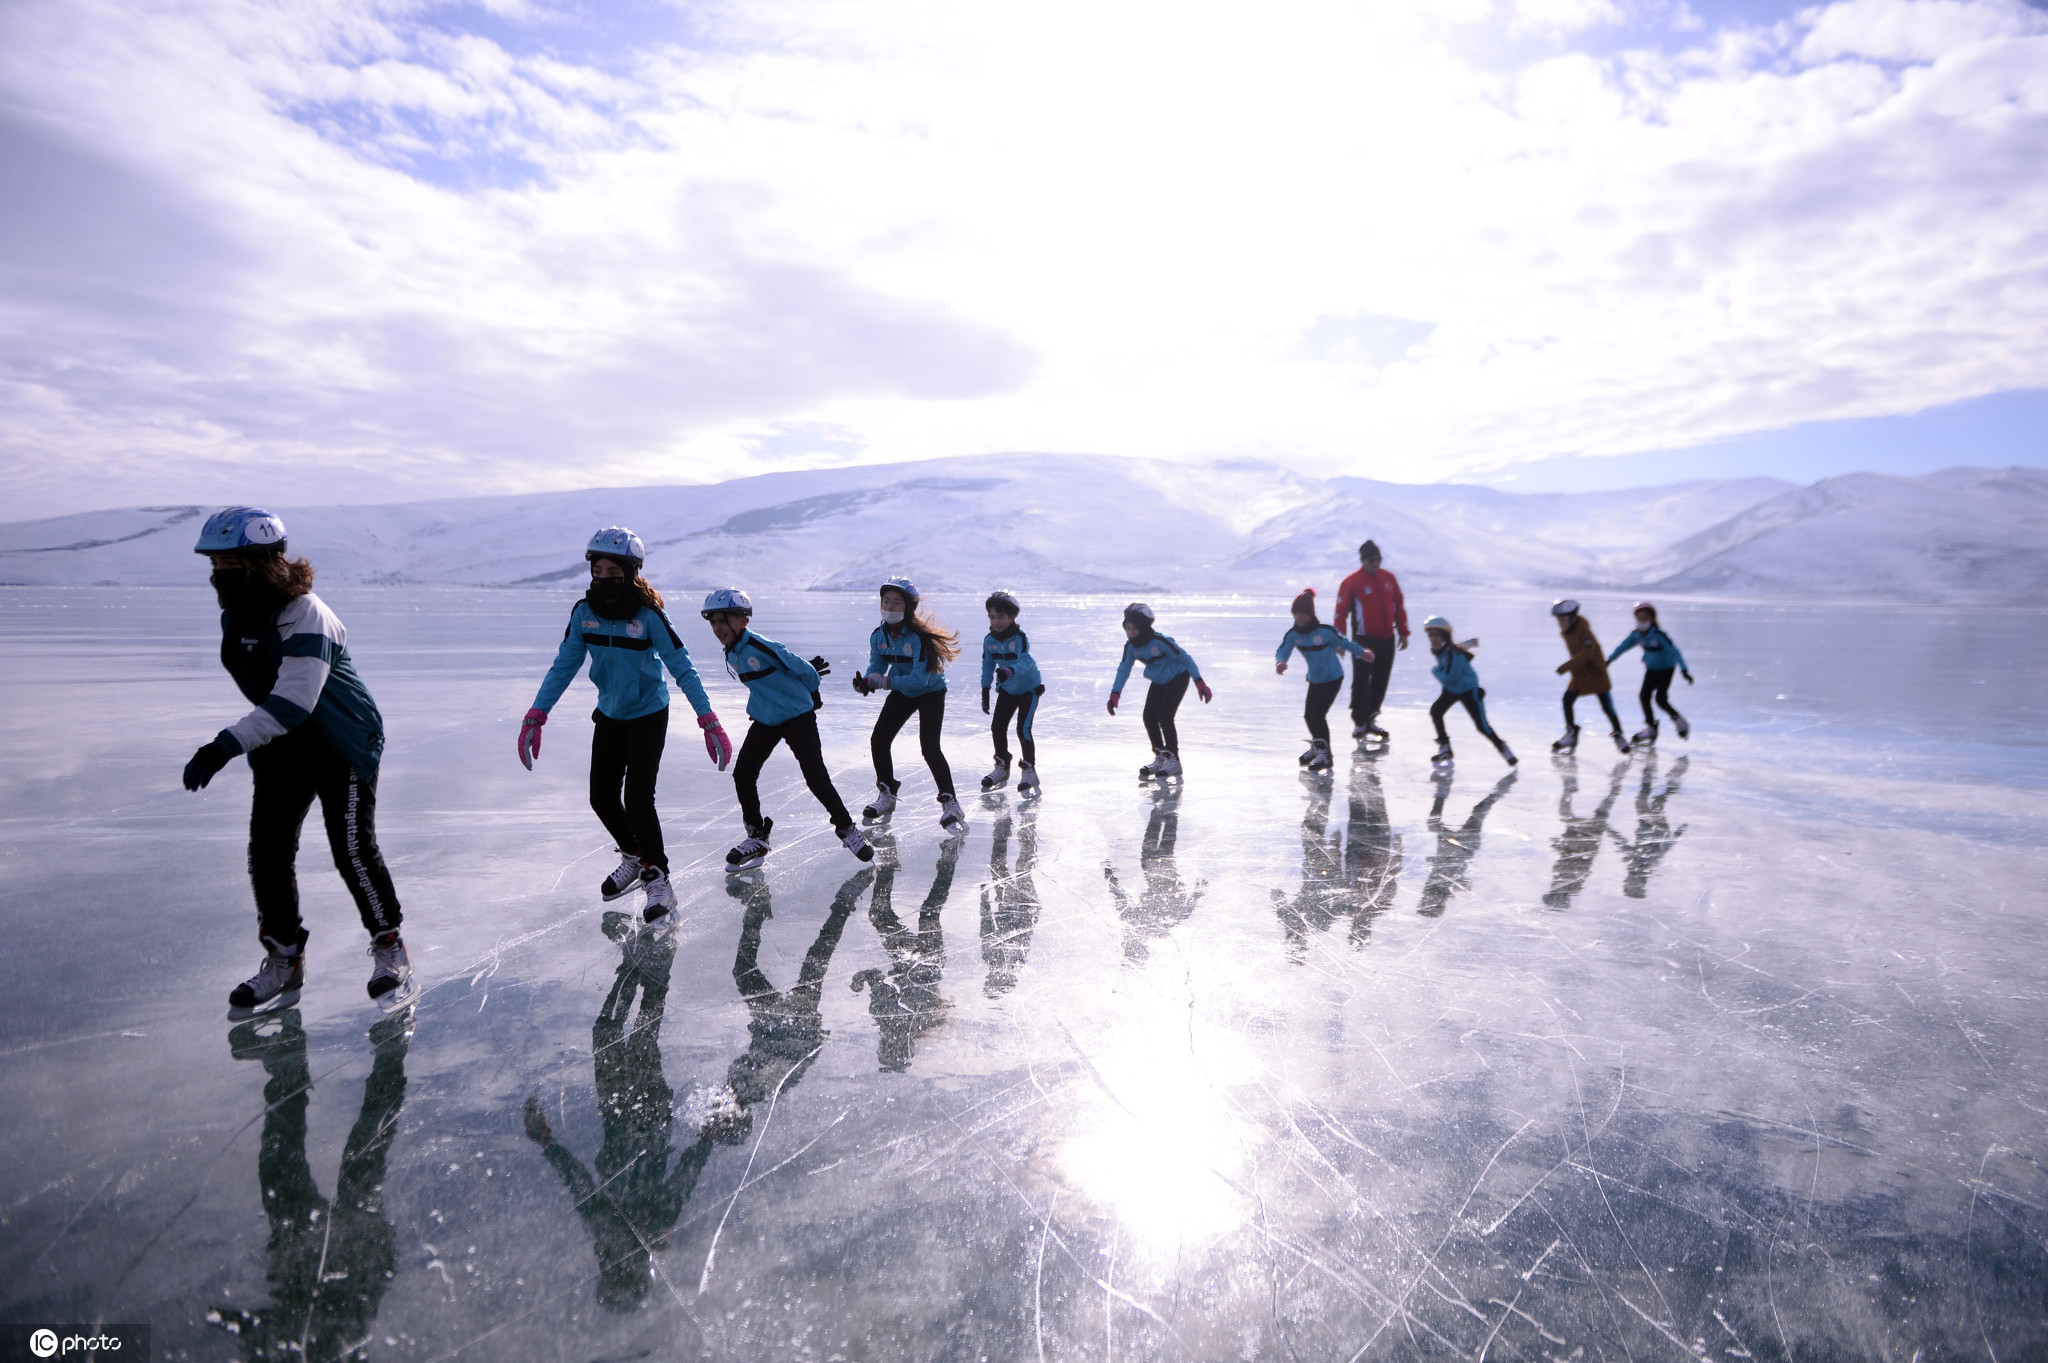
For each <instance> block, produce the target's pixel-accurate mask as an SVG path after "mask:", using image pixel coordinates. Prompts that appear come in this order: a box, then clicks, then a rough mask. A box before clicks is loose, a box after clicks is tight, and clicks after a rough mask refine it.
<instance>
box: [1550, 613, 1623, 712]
mask: <svg viewBox="0 0 2048 1363" xmlns="http://www.w3.org/2000/svg"><path fill="white" fill-rule="evenodd" d="M1564 646H1565V647H1566V648H1567V649H1569V650H1570V651H1571V657H1569V658H1567V659H1566V660H1565V661H1564V662H1562V663H1560V664H1559V665H1558V669H1557V670H1558V671H1559V672H1569V673H1571V681H1570V683H1569V684H1568V685H1567V686H1566V687H1565V690H1566V691H1568V692H1570V693H1571V694H1572V695H1574V696H1597V695H1599V694H1600V693H1601V692H1602V691H1612V690H1613V689H1614V683H1613V682H1612V681H1610V680H1608V677H1607V655H1606V654H1604V653H1602V652H1601V651H1600V641H1599V640H1598V639H1595V638H1594V637H1593V627H1592V626H1591V625H1589V624H1587V623H1586V617H1585V616H1583V615H1580V616H1575V617H1573V619H1572V627H1571V628H1570V629H1568V630H1565V631H1564Z"/></svg>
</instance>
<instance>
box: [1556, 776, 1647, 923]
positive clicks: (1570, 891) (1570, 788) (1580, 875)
mask: <svg viewBox="0 0 2048 1363" xmlns="http://www.w3.org/2000/svg"><path fill="white" fill-rule="evenodd" d="M1554 765H1555V766H1556V767H1557V769H1558V777H1559V790H1558V795H1557V817H1558V818H1560V819H1562V820H1564V831H1563V832H1561V833H1559V834H1558V835H1557V836H1556V837H1555V838H1553V839H1551V843H1550V845H1551V846H1552V847H1553V848H1555V849H1556V851H1557V864H1556V865H1555V866H1553V867H1552V868H1551V871H1550V888H1549V889H1548V890H1545V891H1544V892H1543V902H1544V904H1545V905H1546V906H1548V907H1550V908H1553V909H1568V908H1570V907H1571V906H1572V900H1574V899H1576V898H1577V897H1578V894H1579V891H1581V890H1583V889H1585V888H1586V882H1587V881H1588V880H1589V879H1591V878H1592V875H1593V859H1594V858H1595V857H1597V856H1598V855H1599V854H1600V843H1601V840H1602V839H1603V838H1605V837H1606V835H1607V819H1608V816H1609V815H1611V814H1612V813H1613V812H1614V802H1615V801H1616V800H1618V799H1620V798H1621V786H1622V782H1623V781H1625V780H1627V779H1628V767H1629V764H1628V763H1627V761H1621V762H1617V763H1615V764H1614V768H1613V769H1612V770H1611V771H1609V772H1608V774H1607V789H1606V791H1605V792H1604V793H1603V794H1602V795H1601V797H1600V803H1599V804H1598V805H1596V806H1594V809H1593V812H1592V814H1590V815H1588V816H1587V817H1584V818H1580V817H1579V816H1577V815H1575V814H1573V813H1572V802H1573V801H1574V800H1576V799H1577V798H1578V794H1579V764H1578V760H1577V759H1576V758H1572V757H1560V758H1557V759H1556V760H1555V763H1554Z"/></svg>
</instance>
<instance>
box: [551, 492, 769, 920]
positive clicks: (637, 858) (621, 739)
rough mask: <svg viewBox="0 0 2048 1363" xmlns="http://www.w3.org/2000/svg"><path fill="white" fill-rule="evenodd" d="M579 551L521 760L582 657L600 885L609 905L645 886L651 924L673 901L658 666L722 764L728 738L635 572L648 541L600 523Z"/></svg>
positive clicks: (655, 595) (672, 630)
mask: <svg viewBox="0 0 2048 1363" xmlns="http://www.w3.org/2000/svg"><path fill="white" fill-rule="evenodd" d="M583 557H584V558H585V559H586V560H587V561H588V562H589V564H590V586H589V588H588V589H587V590H586V591H585V592H584V593H583V596H582V597H581V598H580V599H579V600H578V601H577V602H576V604H575V605H574V606H572V607H571V608H570V610H569V625H568V628H567V629H565V630H563V631H562V644H561V647H559V648H558V649H556V650H555V661H554V665H553V666H551V667H549V668H548V673H547V676H545V677H544V678H542V679H541V684H540V691H539V692H538V693H537V694H536V695H535V696H534V698H533V705H532V707H531V708H530V709H528V710H527V712H526V718H525V719H524V720H523V721H521V723H520V725H519V760H520V761H521V762H522V763H524V764H525V766H526V769H527V770H528V771H531V770H533V760H534V759H535V758H536V757H539V756H540V737H541V726H542V725H543V724H546V723H547V722H548V711H550V710H552V709H554V708H555V702H556V701H558V700H560V699H561V698H562V693H563V692H564V691H566V690H568V689H569V683H570V682H572V681H574V680H575V679H576V674H577V673H578V672H580V671H581V670H582V669H583V660H584V659H585V658H586V657H587V658H589V659H590V680H591V681H592V682H594V683H595V684H596V686H597V709H595V710H594V711H592V712H591V715H590V722H591V726H592V728H591V734H590V808H591V809H592V810H593V811H594V812H595V813H596V814H597V817H598V820H599V821H600V822H601V823H603V824H604V826H605V831H606V832H608V833H610V834H611V835H612V841H613V842H614V843H616V844H617V845H618V853H619V864H618V866H617V867H616V868H615V869H614V870H613V871H612V873H611V874H610V875H608V876H606V877H605V878H604V879H603V880H602V881H601V882H599V884H598V892H599V893H600V894H602V895H603V896H604V898H605V900H606V902H607V903H609V902H610V901H611V900H614V899H618V898H619V897H621V896H623V895H628V894H631V893H632V892H633V891H634V890H636V889H642V888H644V889H645V890H646V891H647V900H646V905H645V907H644V908H643V910H642V913H641V916H642V917H643V918H644V919H645V920H646V922H647V923H648V924H650V925H661V924H663V923H664V922H665V921H667V920H668V919H669V916H670V915H671V914H673V913H674V912H675V906H676V897H675V891H674V890H673V889H671V888H670V886H669V883H668V852H667V850H666V848H664V847H663V845H662V838H661V817H660V815H658V814H656V813H655V810H654V785H655V781H656V779H657V778H658V777H659V776H660V775H661V751H662V748H663V747H664V746H666V745H667V743H668V685H667V683H665V682H664V681H662V679H661V669H662V666H663V665H664V664H666V665H667V667H668V670H669V673H670V675H672V676H673V677H674V678H675V679H676V685H677V686H679V687H681V688H682V691H683V695H685V696H686V697H688V698H689V701H690V708H691V709H693V710H695V711H696V712H697V727H698V728H699V729H701V730H703V732H704V751H705V753H706V754H708V755H709V756H710V758H711V760H712V761H713V762H714V763H716V764H717V766H718V769H719V770H720V771H724V770H725V768H726V765H727V764H728V763H729V762H731V761H732V740H731V739H730V738H728V737H726V733H725V726H724V725H723V724H721V723H719V722H718V715H717V713H716V712H715V711H713V710H712V708H711V698H710V697H709V696H707V695H705V694H704V681H703V679H702V678H700V677H699V676H698V675H697V668H696V665H695V664H693V663H692V662H691V661H690V650H689V649H687V648H685V647H684V646H683V639H682V636H681V635H680V634H677V633H676V627H675V626H674V625H673V624H671V623H670V622H669V618H668V612H667V610H666V609H665V607H664V603H663V601H662V599H661V593H660V592H658V591H656V590H655V589H654V588H653V587H652V586H650V585H649V584H648V581H647V579H646V578H645V577H644V576H642V575H641V572H640V569H641V566H642V564H644V563H645V562H646V559H647V546H646V545H644V544H642V543H641V542H640V537H639V536H638V535H636V534H634V533H633V532H632V531H630V530H628V529H626V528H624V527H623V526H616V525H614V526H608V527H606V528H605V529H603V530H600V531H598V532H597V533H596V534H595V535H592V536H591V537H590V544H589V546H588V547H586V548H585V549H584V551H583ZM622 787H623V789H624V792H625V798H624V800H623V801H622V800H621V799H620V790H621V788H622Z"/></svg>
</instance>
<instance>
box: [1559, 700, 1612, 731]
mask: <svg viewBox="0 0 2048 1363" xmlns="http://www.w3.org/2000/svg"><path fill="white" fill-rule="evenodd" d="M1598 695H1599V697H1600V709H1601V710H1602V711H1603V712H1604V713H1605V714H1606V716H1607V722H1608V723H1609V724H1612V725H1613V726H1614V732H1616V733H1620V732H1621V716H1620V715H1618V714H1616V713H1615V712H1614V693H1613V692H1612V691H1601V692H1599V693H1598ZM1578 700H1579V694H1578V692H1576V691H1567V692H1565V693H1564V722H1565V727H1566V728H1568V729H1576V728H1578V727H1579V721H1578V720H1576V719H1574V718H1573V717H1572V708H1573V707H1574V706H1575V705H1577V704H1578Z"/></svg>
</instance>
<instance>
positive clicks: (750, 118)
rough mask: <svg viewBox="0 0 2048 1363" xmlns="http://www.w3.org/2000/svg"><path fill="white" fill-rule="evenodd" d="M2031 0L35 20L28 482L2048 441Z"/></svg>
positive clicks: (8, 95)
mask: <svg viewBox="0 0 2048 1363" xmlns="http://www.w3.org/2000/svg"><path fill="white" fill-rule="evenodd" d="M2043 164H2048V13H2044V11H2043V10H2042V9H2041V8H2039V7H2037V6H2033V5H2029V4H2027V3H2023V2H2022V0H1834V2H1833V3H1824V4H1817V5H1812V6H1799V7H1789V6H1766V5H1759V4H1751V3H1735V4H1726V5H1705V4H1693V3H1687V2H1686V0H1427V2H1426V3H1425V2H1424V0H1380V3H1375V4H1374V5H1371V6H1360V5H1357V4H1355V3H1348V0H1347V2H1345V3H1339V2H1338V0H1276V3H1274V4H1272V5H1269V6H1261V7H1260V8H1259V9H1258V10H1257V11H1256V14H1255V15H1254V13H1253V12H1251V11H1246V10H1244V9H1243V8H1242V7H1238V6H1229V7H1226V6H1222V5H1216V4H1188V3H1184V2H1183V3H1166V2H1165V0H1126V3H1121V4H1117V5H1111V6H1104V5H1101V4H1099V3H1088V4H1083V3H1079V0H1047V3H1044V4H1041V5H1039V6H1034V7H1031V8H1030V9H1029V10H1028V11H1027V10H1017V9H997V8H994V7H985V6H982V7H977V6H963V5H960V4H958V3H939V2H938V0H784V3H779V4H777V5H775V6H752V7H748V6H740V5H736V4H657V3H646V2H645V0H624V2H622V3H618V4H595V3H592V4H563V3H551V2H550V0H484V2H483V3H478V4H465V5H436V4H431V3H421V2H420V0H377V2H376V3H351V2H350V0H307V3H304V4H300V5H294V6H291V7H278V6H275V5H270V4H258V3H242V2H241V0H205V2H204V3H201V2H198V0H163V2H162V3H159V4H155V5H152V6H150V7H148V8H147V9H137V8H135V7H133V6H128V5H121V4H116V3H113V2H112V0H14V3H12V4H10V5H9V6H7V7H5V8H4V9H0V174H5V175H6V176H7V182H8V183H9V185H10V187H11V188H12V189H13V190H15V191H16V192H10V193H9V194H7V195H5V196H0V499H4V504H5V505H6V506H7V507H8V508H9V513H8V514H10V516H12V517H26V516H35V515H49V514H58V513H62V512H69V511H75V510H81V509H86V508H90V507H93V506H100V505H109V504H134V503H139V502H141V503H155V502H187V501H231V500H251V499H255V500H260V499H263V498H266V497H288V498H289V499H291V500H294V501H306V500H315V499H317V500H335V501H343V500H346V501H364V500H395V499H407V498H416V497H427V496H447V495H461V494H464V493H469V492H475V491H505V490H514V489H539V488H563V487H576V486H592V485H612V486H617V485H621V484H627V483H642V482H645V483H654V482H691V481H708V480H712V479H717V478H724V477H729V476H734V475H739V474H745V473H751V472H758V471H764V470H769V469H790V468H802V467H807V466H825V465H833V466H837V465H844V464H847V463H861V462H884V461H892V460H899V459H909V458H926V457H933V456H938V455H948V454H974V453H981V452H999V451H1006V450H1018V449H1037V450H1054V451H1071V452H1091V453H1103V454H1119V455H1136V456H1147V457H1158V458H1166V459H1180V460H1192V461H1203V460H1214V459H1236V458H1259V459H1267V460H1274V461H1278V462H1282V463H1286V464H1289V465H1292V466H1295V467H1299V468H1302V469H1304V470H1311V471H1319V472H1327V473H1345V474H1355V475H1360V476H1366V477H1379V478H1393V479H1400V480H1404V481H1427V480H1432V479H1439V478H1460V479H1478V480H1484V481H1490V482H1495V483H1498V484H1499V485H1501V486H1507V487H1528V488H1537V487H1564V486H1613V485H1617V484H1620V483H1631V482H1646V481H1665V480H1668V479H1670V478H1674V477H1703V476H1733V475H1740V474H1748V473H1756V472H1769V473H1773V474H1776V475H1777V476H1782V477H1788V478H1793V479H1796V480H1800V481H1805V480H1808V479H1811V478H1813V477H1819V476H1825V475H1827V474H1829V473H1835V472H1842V471H1847V470H1848V469H1850V468H1873V469H1880V470H1884V471H1892V472H1903V473H1910V472H1919V471H1926V470H1928V469H1932V468H1936V467H1942V466H1946V465H1949V464H1955V463H1964V462H1968V463H2015V462H2028V463H2042V462H2048V455H2044V451H2043V446H2044V430H2048V417H2044V405H2043V402H2042V399H2041V396H2040V395H2041V393H2042V392H2043V390H2048V347H2043V346H2041V345H2040V343H2039V337H2040V336H2041V335H2042V334H2044V323H2048V237H2044V235H2043V234H2042V233H2041V232H2040V231H2039V228H2038V225H2039V224H2040V223H2041V222H2044V221H2048V176H2044V175H2042V174H2041V167H2042V166H2043Z"/></svg>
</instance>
